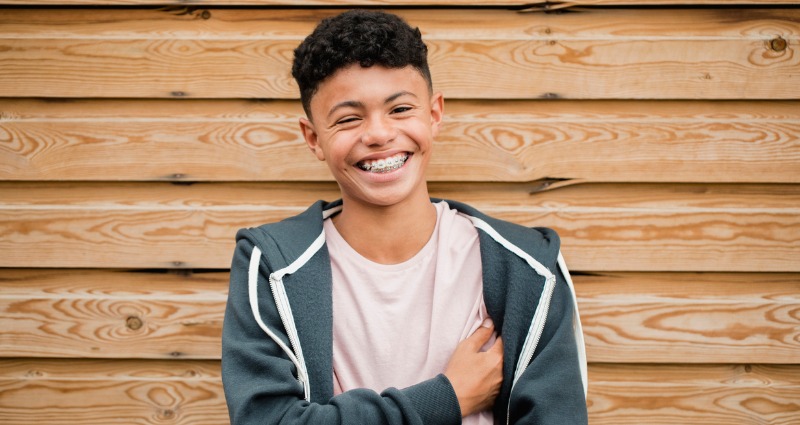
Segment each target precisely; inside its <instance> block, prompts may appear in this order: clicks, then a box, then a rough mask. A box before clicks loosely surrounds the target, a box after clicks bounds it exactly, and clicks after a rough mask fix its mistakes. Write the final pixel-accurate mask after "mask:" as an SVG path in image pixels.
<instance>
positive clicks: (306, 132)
mask: <svg viewBox="0 0 800 425" xmlns="http://www.w3.org/2000/svg"><path fill="white" fill-rule="evenodd" d="M300 132H301V133H303V138H304V139H305V141H306V144H307V145H308V147H309V149H311V152H312V153H313V154H314V156H316V157H317V159H319V160H320V161H325V154H324V153H323V152H322V147H321V146H320V145H319V138H318V137H317V131H316V130H314V123H313V122H311V120H309V119H308V118H305V117H302V118H300Z"/></svg>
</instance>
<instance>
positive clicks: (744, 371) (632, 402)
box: [588, 364, 800, 425]
mask: <svg viewBox="0 0 800 425" xmlns="http://www.w3.org/2000/svg"><path fill="white" fill-rule="evenodd" d="M798 378H800V368H797V367H796V366H759V365H730V366H720V365H682V364H681V365H607V364H595V365H590V366H589V382H590V383H589V397H588V403H589V422H590V423H592V424H600V425H633V424H636V425H638V424H644V423H646V424H665V425H666V424H697V425H741V424H772V425H777V424H781V425H791V424H794V423H796V422H797V421H798V420H800V403H798V400H800V393H798V390H800V385H798V384H799V383H800V381H798Z"/></svg>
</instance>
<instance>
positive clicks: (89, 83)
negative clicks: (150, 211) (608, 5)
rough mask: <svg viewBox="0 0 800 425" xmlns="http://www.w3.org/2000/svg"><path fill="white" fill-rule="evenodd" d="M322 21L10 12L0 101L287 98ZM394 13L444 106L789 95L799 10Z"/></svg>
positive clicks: (277, 13)
mask: <svg viewBox="0 0 800 425" xmlns="http://www.w3.org/2000/svg"><path fill="white" fill-rule="evenodd" d="M332 13H336V11H335V10H324V11H322V12H321V11H320V10H315V9H308V10H305V9H295V10H289V11H285V10H281V9H262V10H257V11H253V10H237V9H232V10H216V9H215V10H211V9H203V10H199V9H197V10H194V9H188V10H146V9H141V10H139V9H136V10H125V9H108V10H105V11H97V10H84V9H65V10H42V9H9V10H8V11H4V14H3V16H2V17H0V29H1V30H0V59H1V60H0V93H2V94H3V96H7V97H132V98H141V97H152V98H187V97H188V98H230V97H235V98H280V99H292V98H296V97H297V89H296V86H295V83H294V81H293V80H292V78H291V76H290V75H289V74H290V73H289V68H290V60H291V58H292V51H293V49H294V48H295V47H296V46H297V44H298V43H299V41H300V40H302V38H303V37H304V36H305V35H306V34H308V32H309V31H310V29H311V28H313V25H314V24H315V23H316V22H317V21H318V20H319V19H320V18H321V17H323V16H326V15H329V14H332ZM399 13H400V14H402V15H403V16H405V17H407V19H408V20H409V21H410V22H411V23H412V24H414V25H419V26H420V27H421V28H423V29H424V30H425V36H426V37H427V40H428V44H429V47H430V52H429V56H430V61H431V66H432V73H433V75H434V81H435V86H436V87H437V88H438V89H441V90H442V91H444V93H445V95H446V96H448V97H450V98H482V99H491V98H508V99H534V98H554V97H556V98H566V99H619V98H623V99H653V98H661V99H766V98H770V99H797V98H799V97H800V85H797V84H792V81H794V78H795V77H796V72H795V70H796V69H797V67H798V65H799V64H800V55H796V54H794V51H795V50H796V49H797V46H798V40H800V24H798V23H797V22H798V16H800V15H799V14H800V10H797V9H784V10H780V9H763V10H742V9H715V10H699V11H698V10H676V11H670V13H669V14H665V13H661V12H660V11H657V10H627V9H588V10H584V11H581V12H580V13H576V14H572V13H569V14H536V13H534V14H532V13H528V14H525V13H518V12H515V11H505V10H493V9H489V10H484V9H480V10H470V9H441V10H424V11H423V10H408V11H405V10H404V11H400V12H399ZM242 21H245V23H244V24H242ZM54 22H57V23H58V25H53V23H54ZM496 22H503V23H504V25H495V23H496ZM253 28H258V29H256V30H253ZM265 28H268V30H267V29H265ZM482 30H483V31H482ZM732 34H735V35H732ZM498 75H502V76H503V78H499V79H498V78H496V76H498ZM532 75H535V76H536V78H531V76H532Z"/></svg>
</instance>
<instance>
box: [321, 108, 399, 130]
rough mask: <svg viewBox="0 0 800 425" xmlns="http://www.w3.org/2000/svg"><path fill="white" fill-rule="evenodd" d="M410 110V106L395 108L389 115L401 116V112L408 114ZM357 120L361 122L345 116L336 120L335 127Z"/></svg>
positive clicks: (352, 116)
mask: <svg viewBox="0 0 800 425" xmlns="http://www.w3.org/2000/svg"><path fill="white" fill-rule="evenodd" d="M412 109H413V108H412V107H411V106H396V107H394V108H392V110H391V113H392V114H402V113H403V112H408V111H410V110H412ZM359 120H361V117H358V116H354V115H350V116H346V117H344V118H340V119H338V120H336V124H337V125H344V124H349V123H352V122H355V121H359Z"/></svg>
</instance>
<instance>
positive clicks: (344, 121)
mask: <svg viewBox="0 0 800 425" xmlns="http://www.w3.org/2000/svg"><path fill="white" fill-rule="evenodd" d="M357 119H358V118H356V117H345V118H342V119H340V120H338V121H336V124H347V123H350V122H353V121H356V120H357Z"/></svg>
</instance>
